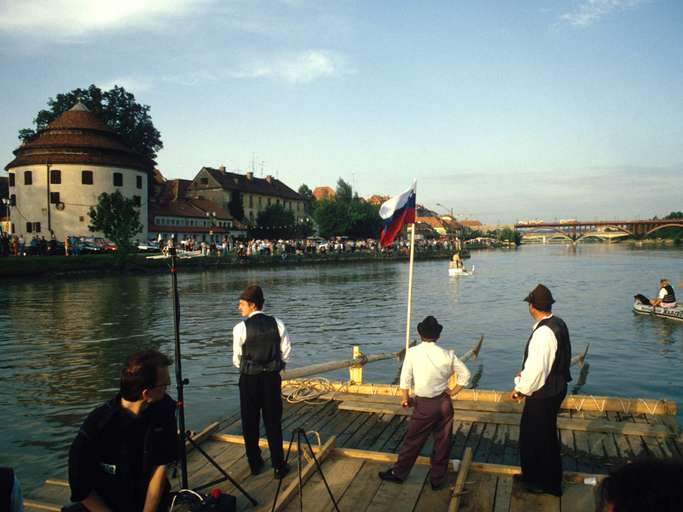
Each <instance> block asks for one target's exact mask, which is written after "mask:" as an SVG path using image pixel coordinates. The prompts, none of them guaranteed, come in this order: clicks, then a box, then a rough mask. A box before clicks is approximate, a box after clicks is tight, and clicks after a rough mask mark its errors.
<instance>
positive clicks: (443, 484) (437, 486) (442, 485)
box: [430, 478, 448, 491]
mask: <svg viewBox="0 0 683 512" xmlns="http://www.w3.org/2000/svg"><path fill="white" fill-rule="evenodd" d="M430 484H431V486H432V491H440V490H441V489H445V488H446V486H448V479H447V478H444V479H443V481H442V482H441V483H438V484H435V483H433V482H430Z"/></svg>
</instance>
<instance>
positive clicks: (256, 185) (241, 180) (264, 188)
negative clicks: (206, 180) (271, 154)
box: [202, 167, 303, 201]
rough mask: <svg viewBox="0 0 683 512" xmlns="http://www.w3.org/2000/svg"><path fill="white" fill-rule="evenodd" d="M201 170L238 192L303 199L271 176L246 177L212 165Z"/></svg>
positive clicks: (224, 186) (228, 188) (222, 184)
mask: <svg viewBox="0 0 683 512" xmlns="http://www.w3.org/2000/svg"><path fill="white" fill-rule="evenodd" d="M202 170H206V171H207V172H208V173H209V174H210V175H211V177H213V178H214V179H215V180H216V181H217V182H218V183H220V185H221V186H222V187H223V188H224V189H227V190H239V191H240V192H248V193H250V194H261V195H264V196H276V197H282V198H285V199H293V200H296V201H303V197H301V195H299V194H298V193H297V192H295V191H294V190H292V189H291V188H289V187H288V186H287V185H285V184H284V183H282V182H281V181H280V180H278V179H276V178H273V177H271V176H269V177H268V178H257V177H256V176H253V175H252V177H251V178H248V177H247V176H246V175H244V174H237V173H234V172H226V171H221V170H219V169H214V168H212V167H203V168H202Z"/></svg>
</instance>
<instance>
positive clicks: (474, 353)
mask: <svg viewBox="0 0 683 512" xmlns="http://www.w3.org/2000/svg"><path fill="white" fill-rule="evenodd" d="M482 343H484V335H483V334H482V335H481V336H480V337H479V341H478V342H477V344H476V345H475V346H474V347H472V348H471V349H470V350H468V351H467V352H465V353H464V354H463V355H462V357H461V358H460V360H461V361H462V362H463V363H464V362H465V361H469V360H470V359H477V357H478V356H479V351H480V350H481V344H482Z"/></svg>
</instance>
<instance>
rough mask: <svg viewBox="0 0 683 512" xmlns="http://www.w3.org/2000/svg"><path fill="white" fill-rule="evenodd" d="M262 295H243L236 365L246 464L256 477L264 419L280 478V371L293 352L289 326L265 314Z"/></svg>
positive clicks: (257, 291) (254, 290) (256, 290)
mask: <svg viewBox="0 0 683 512" xmlns="http://www.w3.org/2000/svg"><path fill="white" fill-rule="evenodd" d="M263 302H264V298H263V291H262V290H261V287H260V286H254V285H253V286H248V287H247V288H246V289H245V290H244V291H243V292H242V294H241V295H240V298H239V306H238V308H239V311H240V315H242V317H244V318H245V320H244V321H242V322H240V323H238V324H237V325H236V326H235V327H234V328H233V330H232V362H233V364H234V365H235V366H236V367H237V368H239V369H240V384H239V386H240V414H241V416H242V433H243V435H244V446H245V449H246V452H247V460H248V461H249V467H250V468H251V473H252V474H253V475H258V474H259V473H260V472H261V470H262V469H263V458H261V449H260V448H259V445H258V441H259V424H260V415H261V414H263V423H264V425H265V427H266V435H267V437H268V447H269V448H270V459H271V462H272V465H273V470H274V473H275V478H277V479H281V478H284V476H285V475H286V474H287V473H288V472H289V466H288V465H286V464H285V457H284V454H283V451H282V425H281V420H282V398H281V397H280V388H281V384H282V379H281V378H280V370H282V369H283V368H284V367H285V361H287V359H288V358H289V354H290V352H291V350H292V347H291V344H290V342H289V336H287V330H286V329H285V324H283V323H282V322H281V321H280V320H279V319H277V318H275V317H274V316H268V315H265V314H264V313H263V312H262V311H261V309H262V308H263Z"/></svg>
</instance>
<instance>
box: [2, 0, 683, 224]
mask: <svg viewBox="0 0 683 512" xmlns="http://www.w3.org/2000/svg"><path fill="white" fill-rule="evenodd" d="M681 27H683V2H681V1H680V0H670V1H668V0H562V1H561V0H545V1H543V0H516V1H513V0H508V1H499V2H493V1H484V0H482V1H433V2H409V1H379V0H378V1H368V0H365V1H345V0H339V1H335V2H325V1H313V0H310V1H309V0H279V1H258V0H254V1H247V0H242V1H240V0H235V1H231V0H222V1H218V0H119V1H117V2H111V1H109V0H105V1H100V0H71V1H68V0H3V2H0V66H1V69H2V73H1V74H0V114H1V118H2V123H0V153H1V154H3V155H5V156H4V161H3V164H6V163H7V162H9V161H10V160H11V158H12V150H13V149H15V148H16V147H17V145H18V140H17V138H16V134H17V131H18V130H19V129H21V128H24V127H29V126H31V124H32V120H33V118H34V116H35V114H36V112H37V111H38V110H39V109H41V108H44V106H45V104H46V101H47V99H48V98H49V97H51V96H54V95H56V94H58V93H60V92H66V91H69V90H71V89H73V88H76V87H87V86H88V85H89V84H91V83H95V84H97V85H99V86H101V87H111V86H112V85H113V84H119V85H123V86H124V87H125V88H126V89H127V90H129V91H130V92H132V93H134V94H135V96H136V98H137V100H138V101H140V102H142V103H145V104H148V105H150V106H151V114H152V117H153V120H154V124H155V125H156V127H157V128H158V129H159V130H160V131H161V134H162V138H163V141H164V146H165V147H164V149H162V150H161V152H160V153H159V157H158V164H159V168H160V170H161V171H162V173H163V174H164V175H165V176H167V177H168V178H192V177H193V176H194V175H195V174H196V172H197V171H198V170H199V169H200V168H201V167H202V166H204V165H208V166H218V165H221V164H224V165H226V167H228V168H229V169H232V170H242V171H245V170H247V169H249V168H250V167H251V161H252V154H254V155H255V156H254V159H255V161H256V172H257V174H260V172H261V162H263V168H264V170H265V174H273V175H277V176H278V177H279V178H280V179H282V180H283V181H285V182H286V183H287V184H289V185H290V186H292V187H293V188H298V186H299V185H300V184H302V183H306V184H308V185H309V186H310V187H311V188H313V187H315V186H318V185H332V186H334V184H335V183H336V180H337V178H338V177H343V178H344V179H346V180H347V181H349V182H351V183H352V184H354V185H355V187H354V188H356V190H357V191H358V192H359V194H360V195H362V196H369V195H371V194H375V193H379V194H396V193H399V192H401V191H402V190H403V189H405V188H407V187H408V186H409V185H410V183H411V182H412V179H413V178H417V181H418V202H422V203H425V204H426V205H427V206H430V207H433V208H435V209H437V210H440V211H442V210H443V209H442V208H441V207H438V206H436V203H441V204H443V205H445V206H446V207H447V208H452V209H453V211H454V212H455V213H456V214H458V215H460V216H469V217H474V218H479V219H481V220H482V221H484V222H499V221H500V222H512V221H515V220H517V219H523V218H542V219H546V220H550V219H555V218H579V219H594V218H609V219H612V218H617V217H620V218H621V217H643V216H651V215H661V214H666V213H668V212H670V211H672V210H683V204H682V203H683V201H682V200H681V198H682V197H683V193H682V192H683V186H681V176H683V152H682V151H681V149H682V148H683V144H682V142H683V35H682V31H681Z"/></svg>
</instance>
